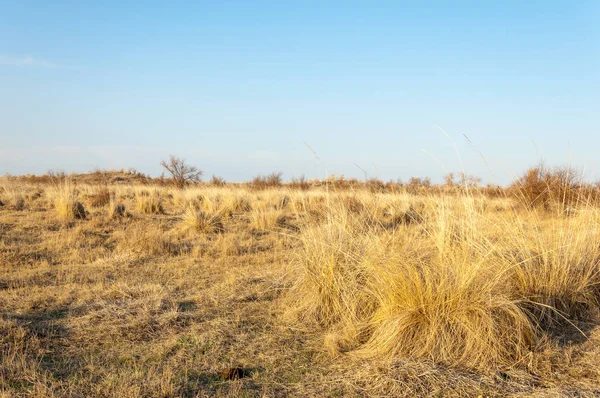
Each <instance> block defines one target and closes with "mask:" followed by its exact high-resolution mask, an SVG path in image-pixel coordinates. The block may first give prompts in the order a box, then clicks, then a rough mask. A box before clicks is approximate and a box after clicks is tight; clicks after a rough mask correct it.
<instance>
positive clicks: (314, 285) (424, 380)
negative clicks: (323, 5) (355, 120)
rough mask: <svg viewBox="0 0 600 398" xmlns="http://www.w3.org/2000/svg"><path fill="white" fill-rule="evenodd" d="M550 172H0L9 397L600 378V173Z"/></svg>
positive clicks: (333, 391) (596, 389) (541, 385)
mask: <svg viewBox="0 0 600 398" xmlns="http://www.w3.org/2000/svg"><path fill="white" fill-rule="evenodd" d="M542 174H543V173H541V172H539V170H533V171H531V170H530V172H529V173H527V174H525V175H524V177H523V178H522V179H521V180H519V181H517V182H516V183H515V184H513V188H512V189H508V188H496V189H493V188H478V187H477V186H476V185H477V184H470V183H464V184H460V183H459V184H456V183H452V181H449V182H448V183H447V184H446V185H443V186H431V185H430V184H428V183H423V181H420V180H413V181H411V183H410V184H395V185H394V184H383V183H381V182H378V181H369V182H368V183H362V184H345V183H340V180H339V179H338V180H335V179H332V180H330V181H321V182H319V183H315V182H312V183H311V182H306V181H304V180H301V181H296V182H294V183H281V182H280V181H278V180H277V178H273V179H268V178H264V179H262V180H261V179H258V180H256V181H255V182H254V183H246V184H230V183H225V182H223V181H220V180H219V179H214V180H213V182H212V183H211V182H203V183H199V184H193V185H189V186H186V187H184V188H182V189H180V188H176V187H174V186H171V185H169V184H168V183H167V182H168V181H167V182H165V181H164V180H161V181H160V183H159V182H158V181H150V182H148V181H146V180H144V179H136V178H133V177H132V174H131V173H126V172H123V173H117V172H96V173H95V175H96V177H98V176H103V178H96V177H94V178H92V174H90V175H79V176H74V175H72V176H65V175H52V176H46V178H42V177H39V178H34V177H3V178H1V179H0V313H1V318H0V396H1V397H30V396H32V397H53V396H55V397H180V396H181V397H205V396H217V397H271V396H302V397H303V396H311V397H312V396H314V397H354V396H364V397H389V396H435V397H447V396H473V397H478V396H481V397H487V396H490V397H492V396H521V397H530V396H551V397H552V396H578V397H592V396H600V326H599V325H600V320H599V319H600V318H599V316H598V314H599V309H600V207H599V206H597V204H596V203H597V195H596V193H597V192H598V187H592V186H586V187H582V186H566V185H565V184H566V183H569V184H571V183H572V180H571V179H569V178H566V179H565V178H562V179H561V178H558V180H557V179H553V178H554V177H556V175H558V177H561V176H562V177H564V174H562V175H561V174H560V173H558V174H556V173H555V174H556V175H555V174H552V173H547V174H543V175H542ZM557 181H559V182H560V183H557ZM342 182H343V181H342ZM463 182H464V181H463ZM563 183H564V184H563Z"/></svg>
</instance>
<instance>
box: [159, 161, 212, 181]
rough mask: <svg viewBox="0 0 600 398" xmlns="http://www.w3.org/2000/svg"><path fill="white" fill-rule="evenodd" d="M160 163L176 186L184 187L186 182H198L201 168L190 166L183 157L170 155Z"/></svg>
mask: <svg viewBox="0 0 600 398" xmlns="http://www.w3.org/2000/svg"><path fill="white" fill-rule="evenodd" d="M160 165H161V166H162V167H163V168H164V169H165V170H166V171H167V172H168V173H169V174H170V175H171V179H172V180H173V183H174V184H175V186H176V187H178V188H184V187H185V186H186V185H187V184H194V183H197V182H200V178H201V177H202V174H203V172H202V170H199V169H198V168H197V167H195V166H191V165H189V164H187V163H186V162H185V160H184V159H182V158H178V157H177V156H174V155H170V156H169V160H166V161H165V160H163V161H161V162H160Z"/></svg>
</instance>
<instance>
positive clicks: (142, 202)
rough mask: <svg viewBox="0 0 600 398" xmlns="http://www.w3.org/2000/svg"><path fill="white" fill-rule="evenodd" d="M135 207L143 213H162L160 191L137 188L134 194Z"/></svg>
mask: <svg viewBox="0 0 600 398" xmlns="http://www.w3.org/2000/svg"><path fill="white" fill-rule="evenodd" d="M135 198H136V208H137V210H138V211H139V212H140V213H144V214H162V213H164V209H163V204H162V198H161V196H160V192H159V191H158V190H156V189H154V190H151V191H148V190H139V191H137V192H136V194H135Z"/></svg>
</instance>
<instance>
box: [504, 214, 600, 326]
mask: <svg viewBox="0 0 600 398" xmlns="http://www.w3.org/2000/svg"><path fill="white" fill-rule="evenodd" d="M531 217H532V218H534V219H535V218H537V215H532V216H531ZM597 220H598V210H597V209H588V210H587V211H585V212H583V213H582V214H580V215H578V216H576V217H564V218H559V219H557V220H556V219H553V220H539V219H538V220H536V222H535V225H536V227H535V228H530V229H529V230H527V229H525V228H521V229H518V230H515V231H514V232H513V233H512V234H510V235H509V236H510V238H511V239H512V240H514V241H515V242H514V244H513V246H514V247H515V248H518V249H515V250H513V251H512V252H509V253H507V256H508V257H509V258H510V261H511V262H512V263H514V264H516V266H515V267H514V268H513V278H514V282H513V283H514V287H515V289H516V291H517V292H518V294H519V295H520V296H522V297H523V298H524V299H525V300H526V301H527V304H528V307H529V308H530V310H531V311H532V312H533V313H534V315H535V319H536V320H538V321H541V322H543V323H544V324H548V323H555V322H558V323H565V322H567V323H568V322H570V321H571V320H587V319H589V318H590V317H591V316H592V315H594V314H595V315H597V312H598V310H599V309H600V245H599V244H598V242H600V224H599V223H598V221H597Z"/></svg>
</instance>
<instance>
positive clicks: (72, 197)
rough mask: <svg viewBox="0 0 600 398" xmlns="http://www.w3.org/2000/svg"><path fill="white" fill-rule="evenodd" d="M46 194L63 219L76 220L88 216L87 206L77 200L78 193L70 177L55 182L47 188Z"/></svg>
mask: <svg viewBox="0 0 600 398" xmlns="http://www.w3.org/2000/svg"><path fill="white" fill-rule="evenodd" d="M46 196H47V197H48V199H49V200H50V202H51V203H52V205H53V206H54V209H55V211H56V213H57V214H58V216H59V217H60V218H61V219H63V220H74V219H85V218H86V212H85V208H84V207H83V205H82V204H81V202H78V201H77V196H78V195H77V192H76V190H75V187H74V185H73V182H72V181H71V180H70V179H68V178H65V179H63V180H61V181H57V182H55V183H54V184H53V185H51V186H50V187H48V188H47V189H46Z"/></svg>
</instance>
